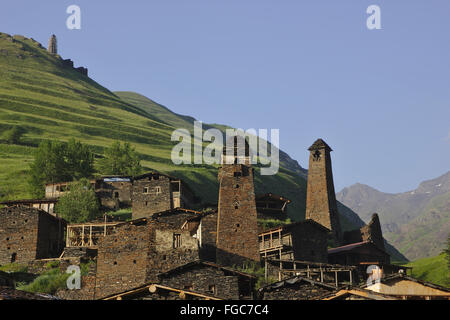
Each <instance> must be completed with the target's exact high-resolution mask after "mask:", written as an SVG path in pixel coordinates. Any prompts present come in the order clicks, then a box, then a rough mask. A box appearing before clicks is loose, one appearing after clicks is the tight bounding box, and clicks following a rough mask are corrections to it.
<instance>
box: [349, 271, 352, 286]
mask: <svg viewBox="0 0 450 320" xmlns="http://www.w3.org/2000/svg"><path fill="white" fill-rule="evenodd" d="M349 272H350V284H351V285H352V284H353V279H352V270H350V271H349Z"/></svg>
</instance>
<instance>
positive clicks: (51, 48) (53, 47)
mask: <svg viewBox="0 0 450 320" xmlns="http://www.w3.org/2000/svg"><path fill="white" fill-rule="evenodd" d="M47 51H48V52H49V53H50V54H58V47H57V43H56V36H55V35H54V34H52V36H51V37H50V40H48V49H47Z"/></svg>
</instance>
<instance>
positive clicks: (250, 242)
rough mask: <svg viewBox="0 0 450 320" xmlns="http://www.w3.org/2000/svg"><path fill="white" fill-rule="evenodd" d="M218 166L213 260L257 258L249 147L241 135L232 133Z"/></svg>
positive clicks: (225, 262) (234, 261) (233, 261)
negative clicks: (217, 206) (214, 253)
mask: <svg viewBox="0 0 450 320" xmlns="http://www.w3.org/2000/svg"><path fill="white" fill-rule="evenodd" d="M228 144H229V146H226V147H224V153H223V155H222V166H221V167H220V168H219V175H218V178H219V185H220V187H219V208H218V217H217V238H216V262H217V263H218V264H221V265H233V264H242V262H244V261H245V260H254V261H259V260H260V254H259V243H258V222H257V215H256V202H255V189H254V183H253V169H252V167H251V161H250V159H251V158H250V148H249V145H248V143H247V141H246V140H245V138H244V137H242V136H234V137H231V138H230V140H229V141H228Z"/></svg>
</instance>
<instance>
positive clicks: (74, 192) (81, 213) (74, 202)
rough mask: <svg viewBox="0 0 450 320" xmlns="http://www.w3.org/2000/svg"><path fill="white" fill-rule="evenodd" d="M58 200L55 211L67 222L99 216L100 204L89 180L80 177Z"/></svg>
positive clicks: (80, 221) (81, 220)
mask: <svg viewBox="0 0 450 320" xmlns="http://www.w3.org/2000/svg"><path fill="white" fill-rule="evenodd" d="M69 190H70V191H69V192H67V193H65V194H64V195H63V196H62V197H61V198H60V199H59V201H58V204H57V205H56V208H55V211H56V212H57V213H58V214H59V215H60V216H61V217H62V218H63V219H65V220H66V221H67V222H69V223H82V222H88V221H92V220H95V219H96V218H98V217H100V215H101V213H100V206H99V203H98V200H97V197H96V195H95V192H94V190H93V189H92V187H91V185H90V184H89V181H88V180H86V179H82V180H80V181H78V182H74V183H72V184H70V186H69Z"/></svg>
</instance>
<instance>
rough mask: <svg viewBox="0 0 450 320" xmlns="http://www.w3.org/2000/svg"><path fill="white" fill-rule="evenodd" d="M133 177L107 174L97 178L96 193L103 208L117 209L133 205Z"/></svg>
mask: <svg viewBox="0 0 450 320" xmlns="http://www.w3.org/2000/svg"><path fill="white" fill-rule="evenodd" d="M132 185H133V183H132V180H131V177H126V176H105V177H102V178H101V179H98V180H96V183H95V193H96V195H97V197H98V199H99V201H100V205H101V206H102V207H103V208H106V209H110V210H117V209H119V208H122V207H130V206H131V190H132Z"/></svg>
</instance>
